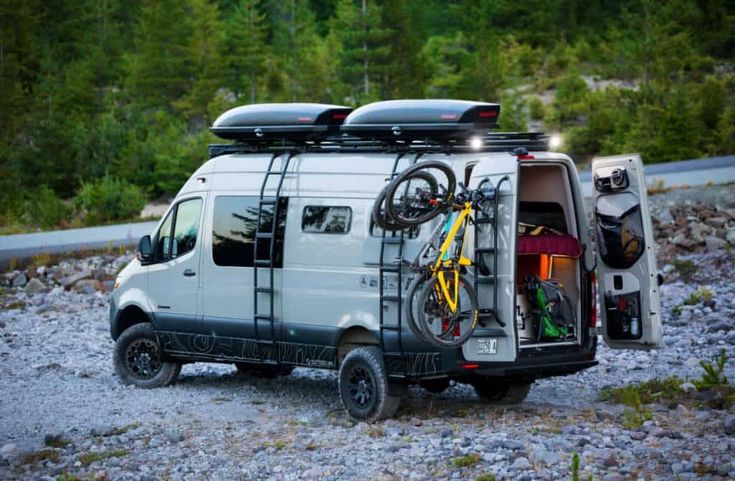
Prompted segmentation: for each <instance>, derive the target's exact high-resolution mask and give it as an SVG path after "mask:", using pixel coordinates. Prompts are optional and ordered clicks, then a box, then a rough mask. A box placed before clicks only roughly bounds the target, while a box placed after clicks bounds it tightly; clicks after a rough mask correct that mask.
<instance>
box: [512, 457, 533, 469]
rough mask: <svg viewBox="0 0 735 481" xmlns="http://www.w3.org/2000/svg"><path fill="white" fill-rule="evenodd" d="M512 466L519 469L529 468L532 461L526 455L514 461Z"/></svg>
mask: <svg viewBox="0 0 735 481" xmlns="http://www.w3.org/2000/svg"><path fill="white" fill-rule="evenodd" d="M510 467H511V468H513V469H519V470H520V469H529V468H530V467H531V462H530V461H529V460H528V459H526V458H524V457H520V458H516V460H515V461H513V464H512V465H511V466H510Z"/></svg>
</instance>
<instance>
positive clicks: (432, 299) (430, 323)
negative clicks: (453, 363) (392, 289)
mask: <svg viewBox="0 0 735 481" xmlns="http://www.w3.org/2000/svg"><path fill="white" fill-rule="evenodd" d="M448 274H449V275H448V276H446V284H447V290H448V291H449V292H450V293H452V294H453V293H454V289H455V286H454V282H455V281H454V280H453V279H452V278H451V277H452V276H453V273H452V272H451V271H450V272H448ZM458 279H459V280H458V283H459V285H458V286H457V297H456V302H457V305H456V307H455V309H454V310H452V308H451V306H450V305H449V303H448V301H447V300H446V298H445V297H444V294H443V293H442V291H441V285H440V283H439V278H438V277H437V276H434V277H432V278H431V279H429V280H428V281H427V282H426V284H425V285H424V287H423V289H422V290H421V294H420V296H419V308H418V309H417V311H418V315H419V321H420V323H421V328H422V331H423V333H424V335H425V339H426V340H427V341H429V342H430V343H432V344H434V345H435V346H437V347H441V348H453V347H460V346H461V345H462V344H464V343H465V342H466V341H467V339H469V338H470V336H471V335H472V333H473V332H474V330H475V327H476V326H477V317H478V311H477V294H475V290H474V289H473V288H472V285H471V284H470V282H469V281H468V280H467V279H466V278H464V277H463V276H459V278H458Z"/></svg>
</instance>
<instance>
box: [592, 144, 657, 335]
mask: <svg viewBox="0 0 735 481" xmlns="http://www.w3.org/2000/svg"><path fill="white" fill-rule="evenodd" d="M592 182H593V189H592V190H593V198H594V203H593V212H594V224H595V225H594V230H595V235H596V238H597V271H598V276H597V281H598V285H599V290H598V292H599V293H600V308H601V309H600V311H601V312H600V317H601V319H602V335H603V338H604V340H605V343H606V344H607V345H608V346H610V347H612V348H618V349H651V348H654V347H658V346H659V344H660V343H661V305H660V301H659V290H658V279H657V271H656V257H655V252H654V237H653V227H652V225H651V217H650V214H649V211H648V201H647V197H646V181H645V177H644V175H643V162H642V161H641V158H640V156H639V155H638V154H629V155H617V156H612V157H596V158H594V159H593V160H592Z"/></svg>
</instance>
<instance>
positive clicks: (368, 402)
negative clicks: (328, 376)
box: [339, 346, 401, 421]
mask: <svg viewBox="0 0 735 481" xmlns="http://www.w3.org/2000/svg"><path fill="white" fill-rule="evenodd" d="M390 387H391V386H390V381H389V380H388V373H387V371H386V368H385V363H384V362H383V356H382V355H381V353H380V349H378V348H377V347H370V346H364V347H358V348H355V349H353V350H351V351H350V352H349V353H347V355H346V356H345V358H344V360H343V361H342V365H341V366H340V368H339V395H340V397H341V398H342V404H343V405H344V407H345V409H346V410H347V412H348V413H349V415H350V416H352V417H353V418H354V419H356V420H358V421H379V420H381V419H387V418H389V417H391V416H393V415H394V414H395V413H396V411H397V410H398V406H399V405H400V403H401V397H400V396H398V395H392V394H390V392H391V389H390Z"/></svg>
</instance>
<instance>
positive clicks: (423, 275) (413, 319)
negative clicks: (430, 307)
mask: <svg viewBox="0 0 735 481" xmlns="http://www.w3.org/2000/svg"><path fill="white" fill-rule="evenodd" d="M428 278H429V274H428V272H426V271H423V272H419V273H418V274H416V277H414V278H413V280H412V281H411V283H410V284H409V285H408V292H407V293H406V320H407V321H408V322H407V324H408V327H409V328H410V329H411V332H412V333H413V335H414V336H416V338H417V339H419V340H422V341H427V342H431V341H430V340H429V338H428V336H427V334H426V333H424V330H423V328H422V326H421V321H420V320H419V314H418V311H419V306H420V303H419V298H420V297H421V295H420V294H421V290H422V289H423V287H424V285H425V284H426V282H427V280H428Z"/></svg>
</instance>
